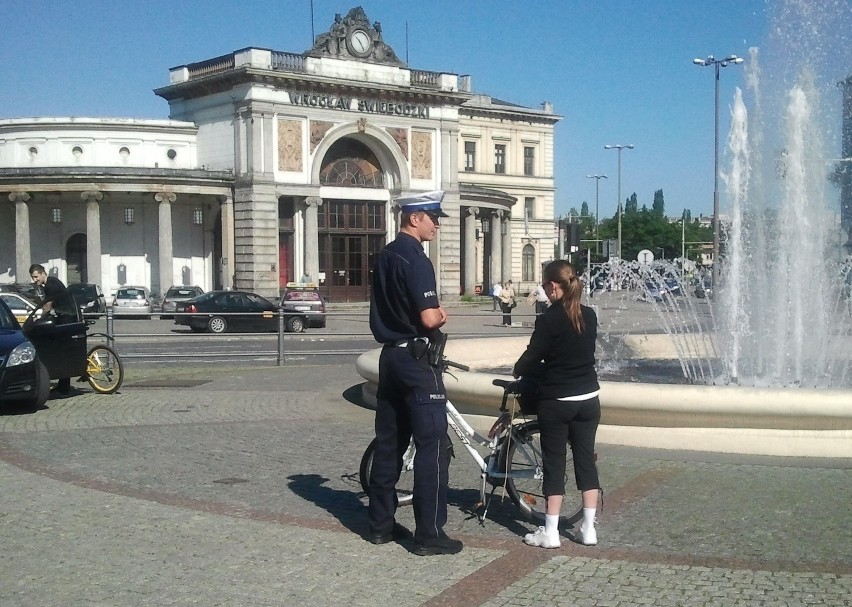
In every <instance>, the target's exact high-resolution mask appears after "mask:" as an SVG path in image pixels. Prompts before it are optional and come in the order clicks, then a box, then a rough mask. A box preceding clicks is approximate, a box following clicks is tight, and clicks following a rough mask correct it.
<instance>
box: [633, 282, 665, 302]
mask: <svg viewBox="0 0 852 607" xmlns="http://www.w3.org/2000/svg"><path fill="white" fill-rule="evenodd" d="M664 294H665V292H664V290H663V288H661V287H660V285H658V284H657V283H656V282H654V281H653V280H646V281H645V283H644V285H643V287H642V288H641V289H640V291H639V299H640V300H641V301H663V296H664Z"/></svg>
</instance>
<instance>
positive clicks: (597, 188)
mask: <svg viewBox="0 0 852 607" xmlns="http://www.w3.org/2000/svg"><path fill="white" fill-rule="evenodd" d="M586 179H594V180H595V240H598V225H599V224H600V222H601V218H600V214H599V212H598V208H599V207H598V194H599V193H600V184H601V179H608V177H607V176H606V175H586ZM598 247H600V241H598Z"/></svg>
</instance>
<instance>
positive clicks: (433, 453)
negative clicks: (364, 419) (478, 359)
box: [368, 346, 450, 540]
mask: <svg viewBox="0 0 852 607" xmlns="http://www.w3.org/2000/svg"><path fill="white" fill-rule="evenodd" d="M446 400H447V397H446V394H445V392H444V381H443V378H442V377H441V372H440V371H439V370H438V369H435V368H433V367H430V366H429V365H428V362H427V361H426V357H425V356H424V357H423V358H422V359H420V360H417V359H415V358H414V357H413V356H412V355H411V354H410V353H409V351H408V349H407V348H405V347H393V346H385V347H384V348H383V349H382V353H381V357H380V358H379V388H378V393H377V405H376V439H377V440H376V450H375V452H374V454H373V465H372V468H371V471H370V486H369V498H370V505H369V510H368V516H369V525H370V532H371V533H389V532H390V531H391V529H392V528H393V524H394V516H395V513H396V507H397V498H396V483H397V481H398V480H399V475H400V471H401V470H402V456H403V454H404V453H405V450H406V449H407V448H408V443H409V441H410V440H411V437H412V436H413V437H414V444H415V447H416V449H417V451H416V454H415V456H414V520H415V530H414V536H415V538H417V539H418V540H424V539H427V538H430V537H438V536H440V535H442V534H443V528H444V525H445V524H446V522H447V480H448V479H447V477H448V471H449V466H450V450H449V446H450V445H449V438H448V437H447V410H446Z"/></svg>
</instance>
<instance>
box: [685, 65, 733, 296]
mask: <svg viewBox="0 0 852 607" xmlns="http://www.w3.org/2000/svg"><path fill="white" fill-rule="evenodd" d="M692 62H693V63H694V64H695V65H703V66H709V65H712V66H713V67H714V68H715V71H716V83H715V93H716V97H715V102H714V104H713V107H714V112H715V113H714V116H715V121H714V133H715V136H714V139H713V286H714V288H716V287H717V285H718V284H719V282H718V281H719V269H720V268H719V265H720V261H721V260H720V258H719V242H720V240H721V239H720V235H721V226H720V221H719V69H720V68H723V67H728V65H730V64H732V63H733V64H735V65H737V64H740V63H742V62H743V58H742V57H737V56H736V55H729V56H727V57H725V58H724V59H716V58H715V57H714V56H713V55H708V56H707V59H693V60H692Z"/></svg>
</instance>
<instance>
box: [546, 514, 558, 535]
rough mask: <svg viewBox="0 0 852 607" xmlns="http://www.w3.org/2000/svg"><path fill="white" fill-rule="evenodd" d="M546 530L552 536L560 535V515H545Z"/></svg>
mask: <svg viewBox="0 0 852 607" xmlns="http://www.w3.org/2000/svg"><path fill="white" fill-rule="evenodd" d="M544 532H545V533H546V534H547V535H549V536H550V537H558V536H559V515H558V514H545V515H544Z"/></svg>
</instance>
